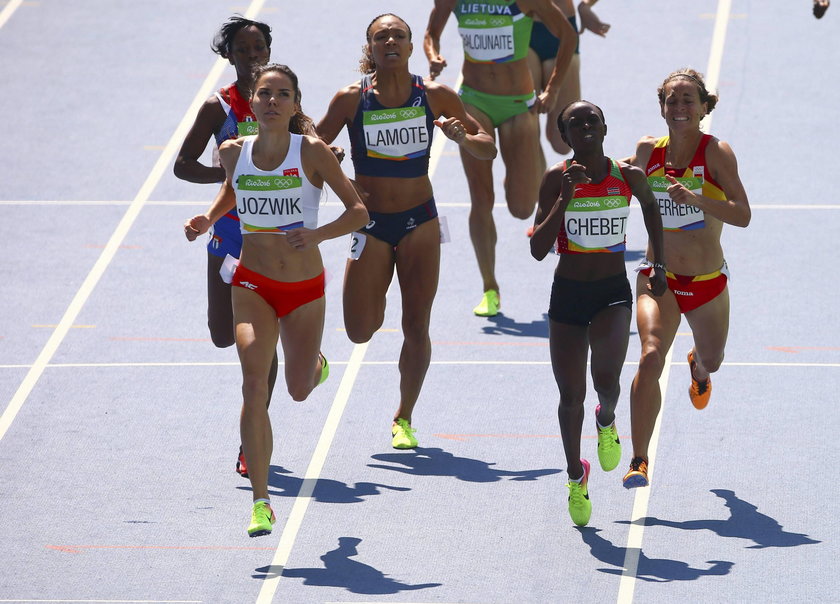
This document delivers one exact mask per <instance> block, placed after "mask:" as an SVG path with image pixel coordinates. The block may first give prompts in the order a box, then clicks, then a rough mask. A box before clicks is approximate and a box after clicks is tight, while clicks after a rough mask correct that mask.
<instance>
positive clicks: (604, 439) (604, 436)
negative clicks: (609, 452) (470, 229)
mask: <svg viewBox="0 0 840 604" xmlns="http://www.w3.org/2000/svg"><path fill="white" fill-rule="evenodd" d="M616 440H618V435H617V434H616V433H615V424H612V425H609V426H607V427H606V428H598V442H599V443H600V444H603V445H609V444H611V443H614V442H615V441H616Z"/></svg>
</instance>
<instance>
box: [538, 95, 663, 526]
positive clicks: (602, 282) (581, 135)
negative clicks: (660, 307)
mask: <svg viewBox="0 0 840 604" xmlns="http://www.w3.org/2000/svg"><path fill="white" fill-rule="evenodd" d="M557 126H558V128H559V129H560V134H561V136H562V137H563V140H564V141H566V143H567V144H568V145H569V146H570V147H571V148H572V151H573V152H574V155H573V157H572V160H571V161H565V162H562V163H559V164H557V165H555V166H554V167H552V168H550V169H549V170H548V171H547V172H546V174H545V177H544V178H543V184H542V185H541V187H540V199H539V205H538V206H537V215H536V220H535V222H534V234H533V236H532V237H531V254H532V255H533V256H534V257H535V258H536V259H537V260H542V259H543V258H545V256H546V254H547V253H548V252H549V250H551V248H552V247H555V249H556V251H557V253H558V254H559V255H560V260H559V261H558V263H557V269H556V270H555V271H554V284H553V285H552V288H551V301H550V304H549V309H548V316H549V347H550V351H551V365H552V367H553V369H554V379H555V380H556V381H557V386H558V388H559V390H560V408H559V411H558V417H559V420H560V432H561V434H562V436H563V448H564V450H565V454H566V463H567V464H568V466H567V467H568V473H569V484H568V487H569V515H570V516H571V517H572V521H573V522H574V523H575V524H577V525H578V526H584V525H586V524H587V523H588V522H589V517H590V515H591V513H592V502H591V500H590V498H589V488H588V478H589V470H590V466H589V462H588V461H586V460H585V459H581V451H580V439H581V430H582V428H583V416H584V408H583V403H584V399H585V398H586V364H587V358H588V357H589V353H590V350H591V352H592V361H591V363H592V382H593V386H594V388H595V392H596V393H597V394H598V401H599V405H598V406H597V407H596V408H595V423H596V427H597V432H598V461H599V462H600V465H601V468H602V469H603V470H605V471H610V470H613V469H614V468H616V467H617V466H618V463H619V462H620V461H621V444H620V442H619V438H618V431H617V429H616V427H615V407H616V404H617V403H618V396H619V393H620V387H619V377H620V376H621V368H622V365H624V358H625V356H626V354H627V342H628V340H629V337H630V315H631V309H632V306H633V293H632V291H631V289H630V283H629V281H628V280H627V273H626V270H625V267H624V248H625V234H626V232H627V217H628V214H629V213H630V198H631V195H632V196H634V197H636V199H638V200H639V203H640V204H641V207H642V213H643V215H644V219H645V228H646V229H647V233H648V237H649V239H650V247H651V249H652V250H653V259H654V271H653V273H652V275H651V276H650V280H649V284H648V285H649V287H650V290H651V292H652V293H653V294H654V295H656V296H659V295H662V293H663V292H664V291H665V288H666V282H665V267H664V265H663V243H662V220H661V218H660V216H659V206H658V205H657V203H656V198H655V197H654V195H653V192H652V191H651V190H650V187H649V185H648V183H647V179H646V178H645V173H644V171H642V170H641V169H639V168H636V167H634V166H630V165H628V164H625V163H622V162H618V161H615V160H613V159H610V158H609V157H607V156H605V155H604V136H605V135H606V133H607V125H606V123H604V114H603V112H602V111H601V109H600V108H599V107H597V106H596V105H593V104H592V103H589V102H587V101H575V102H573V103H571V104H569V105H567V106H566V108H565V109H563V110H562V111H561V112H560V115H559V116H558V118H557Z"/></svg>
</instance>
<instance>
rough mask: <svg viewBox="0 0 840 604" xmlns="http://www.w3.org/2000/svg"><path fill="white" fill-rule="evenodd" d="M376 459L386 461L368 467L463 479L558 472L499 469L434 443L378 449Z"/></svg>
mask: <svg viewBox="0 0 840 604" xmlns="http://www.w3.org/2000/svg"><path fill="white" fill-rule="evenodd" d="M371 457H372V458H373V459H375V460H377V461H382V462H385V463H387V464H390V465H383V464H368V467H371V468H378V469H381V470H393V471H395V472H402V473H403V474H413V475H415V476H452V477H453V478H457V479H458V480H464V481H466V482H498V481H500V480H502V479H504V478H509V479H510V480H537V479H538V478H541V477H542V476H548V475H550V474H559V473H560V472H562V470H559V469H556V468H546V469H543V470H519V471H513V470H500V469H498V468H493V467H491V466H494V465H496V464H495V463H490V462H486V461H481V460H479V459H470V458H469V457H457V456H455V455H453V454H452V453H449V452H448V451H444V450H443V449H440V448H438V447H417V448H416V449H414V452H413V454H412V453H379V454H376V455H371Z"/></svg>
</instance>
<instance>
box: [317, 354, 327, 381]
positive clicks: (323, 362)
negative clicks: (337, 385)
mask: <svg viewBox="0 0 840 604" xmlns="http://www.w3.org/2000/svg"><path fill="white" fill-rule="evenodd" d="M318 355H319V356H320V357H321V379H320V380H318V385H319V386H320V385H321V384H323V383H324V382H326V381H327V378H328V377H330V364H329V363H327V357H325V356H324V353H323V352H319V353H318Z"/></svg>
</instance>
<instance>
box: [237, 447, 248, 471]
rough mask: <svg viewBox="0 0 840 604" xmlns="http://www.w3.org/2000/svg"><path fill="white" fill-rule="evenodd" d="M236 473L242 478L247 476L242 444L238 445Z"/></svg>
mask: <svg viewBox="0 0 840 604" xmlns="http://www.w3.org/2000/svg"><path fill="white" fill-rule="evenodd" d="M236 473H237V474H239V475H240V476H241V477H242V478H248V464H246V463H245V454H244V453H243V452H242V446H241V445H240V447H239V457H237V458H236Z"/></svg>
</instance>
